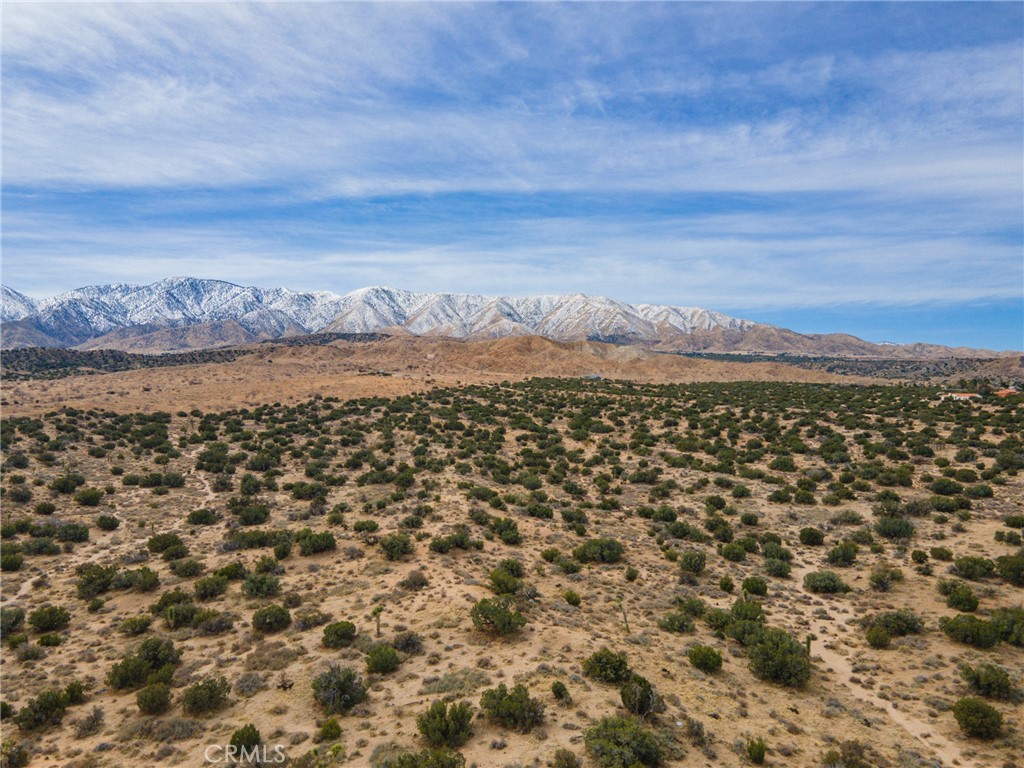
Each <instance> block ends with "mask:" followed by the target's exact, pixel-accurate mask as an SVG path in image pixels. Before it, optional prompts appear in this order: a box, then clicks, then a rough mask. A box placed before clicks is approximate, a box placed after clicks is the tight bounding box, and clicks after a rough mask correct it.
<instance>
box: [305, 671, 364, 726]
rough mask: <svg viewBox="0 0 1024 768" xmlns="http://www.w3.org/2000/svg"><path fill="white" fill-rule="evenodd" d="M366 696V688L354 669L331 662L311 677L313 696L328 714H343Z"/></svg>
mask: <svg viewBox="0 0 1024 768" xmlns="http://www.w3.org/2000/svg"><path fill="white" fill-rule="evenodd" d="M366 697H367V692H366V688H365V687H364V686H363V683H362V680H361V679H360V678H359V675H358V674H357V673H356V671H355V670H354V669H349V668H348V667H339V666H338V665H336V664H332V665H331V666H330V667H329V668H328V669H327V671H326V672H323V673H321V674H319V675H317V676H316V677H315V678H313V698H314V699H315V701H316V703H317V704H318V705H319V706H320V708H321V709H323V710H324V711H325V712H326V713H327V714H328V715H339V714H344V713H345V712H348V711H349V710H350V709H352V707H354V706H356V705H357V704H361V703H362V702H363V701H365V700H366Z"/></svg>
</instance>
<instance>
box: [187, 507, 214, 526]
mask: <svg viewBox="0 0 1024 768" xmlns="http://www.w3.org/2000/svg"><path fill="white" fill-rule="evenodd" d="M219 519H220V517H219V516H218V515H217V513H216V512H214V511H213V510H212V509H193V510H192V511H191V512H189V513H188V517H187V518H186V520H187V521H188V523H189V525H213V524H214V523H216V522H217V521H218V520H219Z"/></svg>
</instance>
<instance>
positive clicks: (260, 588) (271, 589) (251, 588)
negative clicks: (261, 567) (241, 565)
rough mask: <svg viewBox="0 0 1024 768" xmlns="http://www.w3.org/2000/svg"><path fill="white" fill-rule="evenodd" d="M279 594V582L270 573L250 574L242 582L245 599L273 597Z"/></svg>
mask: <svg viewBox="0 0 1024 768" xmlns="http://www.w3.org/2000/svg"><path fill="white" fill-rule="evenodd" d="M280 592H281V581H280V579H278V578H277V576H275V575H274V574H272V573H250V574H249V575H248V576H246V577H245V580H244V581H243V582H242V593H243V594H245V596H246V597H252V598H260V597H274V596H276V595H278V594H280Z"/></svg>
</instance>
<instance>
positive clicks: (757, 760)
mask: <svg viewBox="0 0 1024 768" xmlns="http://www.w3.org/2000/svg"><path fill="white" fill-rule="evenodd" d="M767 752H768V746H767V745H766V744H765V743H764V739H762V738H761V737H760V736H759V737H758V738H756V739H748V740H747V759H748V760H750V762H752V763H753V764H754V765H761V764H762V763H763V762H764V758H765V754H767Z"/></svg>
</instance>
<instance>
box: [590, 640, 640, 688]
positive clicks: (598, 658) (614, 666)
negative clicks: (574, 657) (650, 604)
mask: <svg viewBox="0 0 1024 768" xmlns="http://www.w3.org/2000/svg"><path fill="white" fill-rule="evenodd" d="M583 674H584V675H586V676H587V677H589V678H591V679H592V680H597V681H599V682H602V683H610V684H612V685H621V684H622V683H624V682H626V680H627V679H629V675H630V674H631V672H630V669H629V660H628V659H627V657H626V654H625V653H622V652H619V653H616V652H615V651H611V650H609V649H607V648H602V649H601V650H599V651H595V652H594V653H592V654H590V656H588V657H587V658H586V659H584V660H583Z"/></svg>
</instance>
